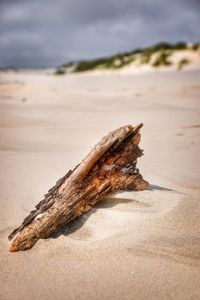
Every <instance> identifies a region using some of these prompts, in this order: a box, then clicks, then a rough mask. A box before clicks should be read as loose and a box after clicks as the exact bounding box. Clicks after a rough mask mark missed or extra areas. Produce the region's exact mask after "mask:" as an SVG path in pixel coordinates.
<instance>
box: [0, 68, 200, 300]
mask: <svg viewBox="0 0 200 300" xmlns="http://www.w3.org/2000/svg"><path fill="white" fill-rule="evenodd" d="M199 95H200V71H194V72H192V71H190V72H189V71H188V72H186V71H185V72H153V73H147V74H141V75H140V74H137V75H133V74H123V75H122V74H121V75H120V74H98V75H92V74H84V75H66V76H53V75H50V74H49V73H48V72H45V71H41V72H39V71H20V72H2V73H1V74H0V166H1V167H0V187H1V196H0V205H1V207H0V209H1V218H0V266H1V268H0V269H1V270H0V299H2V300H7V299H9V300H11V299H12V300H16V299H19V300H22V299H48V300H51V299H67V300H69V299H95V300H98V299H120V300H125V299H131V300H132V299H181V300H184V299H200V284H199V283H200V218H199V215H200V196H199V189H200V169H199V162H200V157H199V156H200V154H199V153H200V151H199V145H200V99H199ZM139 122H143V123H144V127H143V129H142V141H141V147H142V148H143V149H144V150H145V151H144V152H145V155H144V156H143V157H142V158H140V160H139V162H138V166H139V168H140V171H141V173H142V174H143V176H144V178H145V179H146V180H148V181H149V182H150V189H149V190H147V191H143V192H123V193H118V194H117V195H115V197H112V199H107V200H105V201H103V202H102V203H99V204H98V205H97V206H96V207H95V208H94V209H93V210H92V211H91V212H90V213H88V214H85V215H83V216H82V217H81V218H80V219H79V220H77V221H75V222H74V223H73V224H72V225H70V227H69V228H68V229H67V230H66V233H65V234H64V235H60V236H59V237H57V238H55V239H47V240H40V241H39V242H38V243H37V244H36V245H35V246H34V247H33V248H32V249H31V250H29V251H25V252H18V253H9V252H8V248H9V242H8V240H7V236H8V234H9V233H10V232H11V231H12V230H13V229H14V228H15V227H16V226H18V225H19V224H21V221H22V220H23V218H24V217H25V216H26V215H27V214H28V213H29V211H30V210H32V209H33V208H34V205H36V204H37V203H38V202H39V201H40V200H41V199H42V196H43V194H45V193H46V192H47V191H48V189H49V188H50V187H51V186H52V185H53V184H54V183H55V181H56V180H57V179H58V178H60V177H61V176H62V175H64V174H65V173H66V171H67V170H68V169H70V168H73V167H74V166H75V165H76V164H77V163H79V161H80V160H81V159H82V158H83V157H84V156H85V155H86V154H87V153H88V151H89V150H90V149H91V147H92V146H93V145H94V144H95V143H96V142H97V141H98V140H99V139H100V138H101V137H102V135H104V134H106V133H107V132H108V131H111V130H113V129H115V128H117V127H119V126H121V125H125V124H128V123H131V124H137V123H139Z"/></svg>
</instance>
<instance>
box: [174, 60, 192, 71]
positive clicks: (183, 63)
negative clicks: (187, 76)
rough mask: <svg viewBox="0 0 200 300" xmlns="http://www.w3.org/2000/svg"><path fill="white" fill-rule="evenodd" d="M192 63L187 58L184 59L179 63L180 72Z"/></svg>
mask: <svg viewBox="0 0 200 300" xmlns="http://www.w3.org/2000/svg"><path fill="white" fill-rule="evenodd" d="M189 63H190V61H189V59H187V58H182V59H181V60H180V61H179V62H178V66H177V68H178V70H179V71H181V70H182V69H183V68H184V67H185V66H186V65H188V64H189Z"/></svg>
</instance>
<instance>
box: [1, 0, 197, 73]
mask: <svg viewBox="0 0 200 300" xmlns="http://www.w3.org/2000/svg"><path fill="white" fill-rule="evenodd" d="M183 40H184V41H188V42H197V41H200V0H0V66H1V67H8V66H9V67H11V66H12V67H17V68H43V67H55V66H59V65H61V64H63V63H66V62H69V61H73V60H79V59H89V58H96V57H101V56H107V55H110V54H115V53H119V52H123V51H129V50H132V49H134V48H139V47H146V46H150V45H152V44H155V43H157V42H161V41H167V42H177V41H183Z"/></svg>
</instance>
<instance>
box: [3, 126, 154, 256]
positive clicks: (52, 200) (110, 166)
mask: <svg viewBox="0 0 200 300" xmlns="http://www.w3.org/2000/svg"><path fill="white" fill-rule="evenodd" d="M141 127H142V124H140V125H138V126H135V127H133V126H131V125H127V126H124V127H121V128H119V129H117V130H115V131H112V132H110V133H109V134H108V135H106V136H105V137H104V138H103V139H102V140H101V141H100V142H99V143H98V144H97V145H96V146H95V147H94V148H93V149H92V151H91V152H90V153H89V154H88V155H87V157H86V158H85V159H84V160H83V161H82V162H81V163H80V164H79V165H78V166H77V167H76V168H75V169H74V170H73V171H71V170H70V171H69V172H68V173H67V174H66V175H65V176H64V177H63V178H61V179H60V180H59V181H58V182H57V183H56V185H55V186H54V187H53V188H51V189H50V190H49V192H48V193H47V194H46V195H45V198H44V200H42V201H41V202H39V204H38V205H37V206H36V209H35V210H34V211H32V212H31V213H30V214H29V215H28V216H27V217H26V218H25V220H24V221H23V223H22V225H21V226H20V227H19V228H17V229H15V230H14V231H13V232H12V233H11V234H10V235H9V239H12V238H13V237H14V236H15V235H17V236H16V237H15V239H14V241H13V243H12V245H11V248H10V251H12V252H14V251H19V250H26V249H29V248H31V247H32V246H33V245H34V244H35V243H36V242H37V241H38V239H41V238H48V237H50V235H51V234H52V233H54V232H55V231H56V230H59V228H60V227H61V226H63V225H64V224H67V223H68V222H69V221H71V220H72V219H74V218H76V217H78V216H80V215H82V214H83V213H84V212H87V211H89V210H90V209H91V208H92V206H93V205H95V204H96V203H97V202H99V201H101V200H102V199H103V198H105V197H106V196H107V195H108V194H111V193H114V192H116V191H118V190H135V191H140V190H144V189H145V188H147V187H148V182H146V181H145V180H144V179H143V178H142V176H141V174H140V173H139V170H138V169H137V168H136V164H137V158H138V157H140V156H141V155H142V154H143V151H142V150H141V149H140V148H139V146H138V144H139V142H140V133H139V130H140V128H141Z"/></svg>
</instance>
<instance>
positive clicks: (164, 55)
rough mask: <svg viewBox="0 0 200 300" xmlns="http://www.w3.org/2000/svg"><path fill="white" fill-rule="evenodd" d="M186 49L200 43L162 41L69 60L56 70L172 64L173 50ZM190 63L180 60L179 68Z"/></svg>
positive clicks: (197, 47)
mask: <svg viewBox="0 0 200 300" xmlns="http://www.w3.org/2000/svg"><path fill="white" fill-rule="evenodd" d="M186 49H190V50H193V51H197V50H199V49H200V43H195V44H192V45H188V44H187V43H185V42H178V43H176V44H170V43H165V42H162V43H158V44H156V45H154V46H151V47H147V48H144V49H135V50H133V51H129V52H124V53H119V54H116V55H113V56H108V57H103V58H97V59H90V60H80V61H75V62H69V63H67V64H63V65H62V66H60V67H58V68H57V69H56V70H55V74H56V75H62V74H65V73H66V72H85V71H93V70H116V69H120V68H123V67H125V66H126V65H129V64H130V63H133V64H136V65H145V64H150V65H151V66H153V67H161V66H170V65H171V64H172V62H171V61H170V56H171V55H172V54H173V52H174V51H177V50H179V51H181V50H186ZM188 63H189V61H187V62H186V60H183V61H182V62H181V61H180V62H179V65H178V69H179V70H181V69H182V68H183V67H184V66H185V65H186V64H188Z"/></svg>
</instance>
